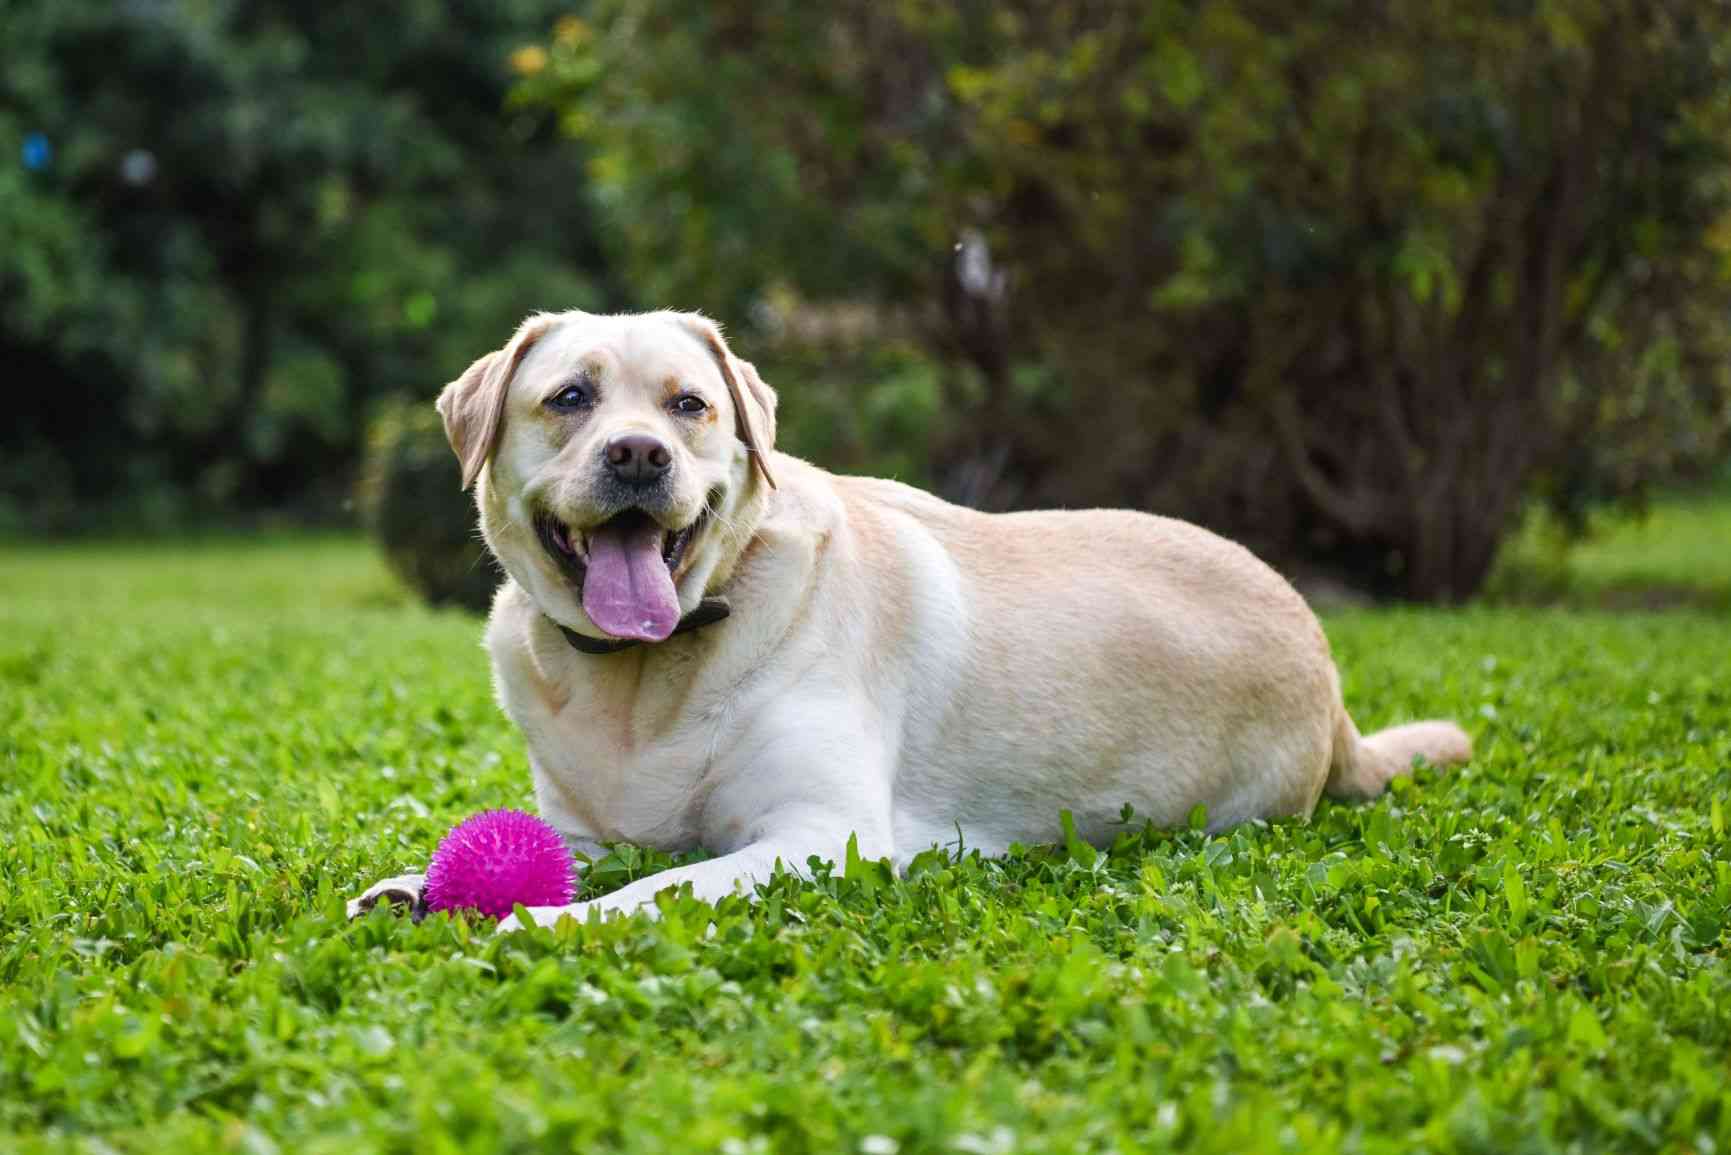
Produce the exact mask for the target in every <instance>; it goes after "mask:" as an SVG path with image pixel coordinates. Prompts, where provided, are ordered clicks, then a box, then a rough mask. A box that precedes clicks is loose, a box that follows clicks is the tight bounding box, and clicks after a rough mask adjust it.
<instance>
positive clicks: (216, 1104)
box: [0, 539, 1731, 1155]
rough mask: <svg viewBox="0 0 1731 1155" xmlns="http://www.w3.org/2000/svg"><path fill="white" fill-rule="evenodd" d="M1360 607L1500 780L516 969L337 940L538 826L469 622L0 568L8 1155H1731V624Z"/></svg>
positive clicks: (278, 577) (353, 554) (482, 954)
mask: <svg viewBox="0 0 1731 1155" xmlns="http://www.w3.org/2000/svg"><path fill="white" fill-rule="evenodd" d="M1327 624H1328V629H1329V633H1330V635H1331V637H1332V638H1333V640H1334V643H1335V646H1336V649H1337V653H1338V656H1339V658H1340V661H1341V664H1342V666H1343V669H1344V672H1345V677H1346V682H1347V693H1348V700H1349V702H1350V703H1351V705H1352V707H1353V709H1354V711H1355V713H1356V714H1357V716H1358V718H1359V720H1360V722H1361V723H1362V724H1364V725H1365V726H1366V727H1367V728H1368V727H1371V726H1375V725H1379V724H1383V723H1388V722H1392V721H1395V720H1398V719H1401V718H1405V717H1411V716H1416V715H1433V714H1452V715H1455V716H1458V717H1460V718H1461V719H1463V720H1464V721H1466V722H1467V723H1468V725H1469V727H1470V728H1471V729H1473V730H1474V731H1475V733H1476V735H1477V737H1478V741H1479V745H1480V756H1479V757H1478V759H1477V760H1476V761H1475V762H1474V763H1473V764H1472V765H1471V766H1470V767H1469V768H1467V769H1465V770H1463V771H1461V772H1458V773H1454V774H1451V775H1448V776H1446V777H1436V776H1432V775H1429V774H1426V775H1422V776H1421V777H1420V779H1419V780H1418V781H1417V782H1415V783H1411V784H1403V785H1402V786H1401V788H1399V789H1397V790H1396V791H1395V792H1394V793H1393V794H1392V795H1391V796H1389V797H1386V798H1384V799H1382V800H1381V801H1379V802H1377V803H1376V804H1374V805H1370V806H1364V807H1356V808H1355V807H1347V806H1339V805H1332V804H1328V803H1324V805H1323V806H1322V807H1321V808H1320V809H1319V811H1318V813H1317V815H1316V816H1315V818H1314V819H1313V820H1312V821H1311V822H1309V823H1297V822H1293V823H1282V824H1278V825H1275V826H1251V827H1245V828H1241V829H1238V830H1236V831H1233V832H1231V833H1229V834H1226V835H1224V836H1220V837H1214V838H1209V837H1206V836H1204V835H1203V834H1201V833H1197V832H1191V831H1185V832H1179V833H1175V834H1169V835H1145V836H1144V835H1131V834H1128V833H1127V834H1126V836H1125V838H1124V839H1123V840H1122V844H1121V845H1120V846H1119V847H1117V848H1116V849H1114V850H1113V851H1112V852H1111V853H1109V854H1106V855H1101V856H1098V857H1095V856H1092V855H1090V854H1088V853H1085V852H1083V851H1082V850H1079V851H1078V853H1076V854H1069V853H1066V852H1065V851H1063V850H1062V849H1061V848H1059V849H1052V848H1043V849H1037V850H1029V851H1027V852H1025V853H1019V854H1015V855H1012V856H1010V857H1008V858H1007V859H1003V860H993V861H983V860H980V859H977V858H973V857H970V858H967V859H964V860H961V861H955V860H939V859H937V858H934V857H928V858H927V859H926V860H924V861H923V862H922V863H921V864H920V867H921V868H920V869H919V870H918V871H916V872H914V873H913V874H912V876H911V877H909V878H907V879H904V880H892V879H888V878H885V877H882V876H880V875H878V874H876V873H874V872H871V871H861V872H859V876H858V877H850V878H848V879H837V878H834V877H825V878H823V879H822V880H820V881H819V882H817V883H814V884H808V885H799V884H796V883H794V882H792V881H790V880H782V881H781V882H778V883H777V884H776V885H774V886H772V887H771V888H769V890H770V893H769V894H768V896H767V898H766V899H765V900H764V901H763V902H761V903H760V904H758V905H755V906H753V905H749V904H746V903H744V902H738V901H729V902H727V903H725V904H723V905H722V907H720V908H719V909H716V910H711V909H710V908H707V907H700V906H699V905H697V904H695V903H692V902H690V901H689V900H676V901H673V902H671V903H670V904H669V905H668V906H667V908H666V913H665V917H664V918H663V919H662V921H661V922H659V923H658V924H652V923H650V922H648V921H644V920H641V919H639V920H637V921H631V922H624V923H614V924H610V925H605V926H599V927H573V926H567V927H564V928H561V929H560V930H559V931H554V932H549V931H538V932H534V933H532V934H528V935H521V936H516V937H512V938H509V939H493V938H491V937H489V935H488V933H487V928H486V927H485V926H469V925H467V924H464V923H462V922H453V921H448V920H447V919H445V918H444V917H436V918H433V919H430V920H428V921H427V922H425V923H423V924H422V925H420V926H414V925H411V924H409V923H408V922H406V921H398V920H393V919H390V918H388V917H385V916H382V915H380V916H375V917H373V918H370V919H368V920H366V921H363V922H361V923H358V924H356V925H353V926H349V925H346V924H345V923H344V922H343V920H342V917H341V906H342V900H343V898H344V897H345V896H346V895H347V894H349V893H350V892H352V891H354V890H355V889H356V887H357V886H358V885H360V884H363V883H365V882H369V881H371V880H373V879H375V878H377V877H379V876H382V875H384V874H386V873H391V872H394V871H396V870H397V869H399V868H401V867H404V866H406V865H411V864H415V863H418V862H421V861H423V860H424V859H425V856H426V855H427V853H428V851H429V850H430V848H431V847H432V845H433V844H434V842H435V841H436V840H437V838H438V836H439V835H440V834H441V833H442V832H443V830H444V829H445V828H446V827H447V826H448V825H449V824H450V823H452V822H454V821H455V820H457V819H459V818H462V817H464V816H465V815H467V814H469V813H470V812H471V811H474V810H476V809H479V808H482V807H485V806H498V805H518V806H528V805H530V804H531V799H530V797H529V793H528V786H527V773H526V769H525V766H524V753H523V747H522V743H521V741H520V740H519V739H518V737H517V736H516V735H515V734H514V733H513V732H512V730H511V728H510V727H509V725H508V724H507V723H506V722H505V721H504V720H503V718H502V717H501V716H500V715H499V713H498V711H497V710H496V708H495V707H494V705H493V703H492V701H491V697H490V693H489V688H488V681H487V672H486V668H485V661H484V657H483V655H482V654H481V652H480V650H479V649H478V646H477V634H478V629H477V625H476V623H475V622H473V621H472V620H468V619H464V618H461V617H456V616H449V615H443V614H435V613H429V612H426V611H424V610H421V609H418V608H415V607H413V606H410V605H408V604H406V603H405V602H404V601H403V599H402V598H401V597H400V595H399V594H398V593H397V592H396V591H395V590H394V588H393V587H392V585H391V584H390V582H389V581H388V579H387V578H386V577H385V576H384V575H383V573H382V572H381V571H380V570H379V568H378V567H377V565H376V563H375V562H374V561H373V560H372V559H371V558H370V557H369V556H368V555H367V553H366V552H365V551H364V549H363V548H362V547H360V546H359V545H356V544H352V543H349V542H346V541H342V540H330V539H326V540H315V541H304V540H295V539H282V540H276V541H272V542H269V543H265V544H262V545H259V546H257V547H253V548H243V547H241V546H238V545H234V544H232V543H231V544H228V545H224V544H220V543H218V544H207V545H201V546H197V547H193V548H185V549H176V548H170V547H126V548H99V547H78V548H60V549H53V548H44V549H13V550H11V551H9V552H4V553H0V781H3V783H4V787H3V789H0V1150H4V1151H14V1150H16V1151H48V1150H63V1149H64V1150H79V1151H87V1152H91V1153H93V1155H94V1153H106V1152H111V1151H117V1152H158V1151H173V1152H176V1153H177V1155H191V1153H193V1152H201V1151H239V1152H253V1153H260V1152H262V1153H270V1152H283V1153H297V1155H298V1153H306V1152H332V1153H335V1152H343V1153H348V1152H356V1151H401V1152H455V1151H475V1152H484V1151H502V1150H505V1151H515V1150H571V1151H583V1152H613V1151H677V1152H687V1151H725V1152H753V1151H807V1152H814V1153H817V1152H822V1153H830V1152H856V1151H857V1152H866V1153H872V1155H882V1153H885V1152H890V1151H898V1150H899V1151H900V1152H903V1153H913V1152H962V1153H977V1152H1024V1151H1025V1152H1063V1151H1120V1152H1132V1151H1142V1150H1160V1149H1167V1148H1172V1147H1183V1148H1185V1149H1190V1150H1198V1151H1221V1152H1238V1151H1258V1150H1290V1151H1304V1152H1326V1151H1335V1150H1340V1151H1367V1152H1377V1151H1386V1152H1403V1153H1404V1152H1411V1151H1418V1150H1433V1151H1486V1152H1510V1151H1535V1152H1536V1151H1552V1150H1556V1151H1602V1150H1632V1151H1647V1150H1653V1151H1659V1150H1663V1151H1677V1152H1682V1151H1695V1152H1708V1151H1713V1150H1718V1151H1727V1150H1731V1059H1728V1056H1731V966H1728V964H1727V957H1726V956H1727V948H1728V946H1731V833H1728V832H1727V829H1726V825H1727V822H1728V821H1731V798H1728V795H1731V619H1727V618H1726V617H1725V616H1723V615H1719V616H1714V615H1710V614H1706V613H1701V612H1677V613H1670V614H1662V615H1641V616H1624V617H1615V616H1605V615H1590V614H1587V615H1573V614H1566V613H1562V612H1558V611H1554V610H1532V609H1500V610H1483V609H1481V610H1473V611H1468V612H1464V613H1435V612H1419V611H1411V610H1406V611H1396V612H1384V611H1357V612H1352V613H1346V614H1341V615H1337V616H1334V617H1331V618H1330V619H1329V621H1328V623H1327ZM1053 836H1054V838H1055V839H1056V838H1057V837H1058V816H1057V815H1053ZM649 865H652V864H651V863H649V862H647V861H645V856H641V855H637V854H634V853H631V852H623V853H616V855H615V856H614V857H613V858H612V859H610V860H609V861H608V863H607V866H608V869H607V871H606V872H605V875H606V880H607V881H606V883H605V885H617V884H618V883H619V882H620V881H622V880H623V879H625V878H628V877H633V876H635V875H637V874H639V873H641V872H642V871H643V870H644V869H647V867H648V866H649ZM711 919H713V922H714V929H713V931H711V930H709V929H708V927H709V923H710V921H711Z"/></svg>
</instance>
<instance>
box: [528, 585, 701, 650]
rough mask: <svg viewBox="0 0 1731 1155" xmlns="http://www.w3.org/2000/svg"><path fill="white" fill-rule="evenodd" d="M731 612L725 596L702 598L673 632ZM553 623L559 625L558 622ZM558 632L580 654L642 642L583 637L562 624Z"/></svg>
mask: <svg viewBox="0 0 1731 1155" xmlns="http://www.w3.org/2000/svg"><path fill="white" fill-rule="evenodd" d="M732 612H733V607H732V606H730V605H728V604H727V599H726V598H704V599H703V600H702V601H700V602H698V603H697V608H696V609H694V610H692V611H691V612H690V613H688V614H686V615H685V616H684V617H682V618H680V619H679V624H678V625H677V626H674V627H673V633H674V634H683V633H687V632H689V631H691V630H700V629H702V628H703V627H704V626H712V625H714V624H715V623H716V622H719V621H720V620H721V619H723V618H725V617H726V616H727V615H728V614H731V613H732ZM549 620H551V619H549ZM553 624H554V625H556V626H557V625H559V623H558V622H554V623H553ZM559 632H560V633H562V634H564V635H565V640H566V641H568V642H570V643H571V648H572V649H573V650H576V651H577V652H578V653H580V654H617V653H618V652H619V651H620V650H629V649H630V648H631V647H632V646H641V645H642V644H643V643H642V642H640V641H638V640H637V639H636V638H605V639H604V638H590V637H585V636H584V635H582V634H580V633H578V632H577V631H576V630H568V629H566V628H565V627H564V626H559ZM669 636H672V635H669Z"/></svg>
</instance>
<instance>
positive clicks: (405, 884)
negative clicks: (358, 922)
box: [349, 874, 427, 922]
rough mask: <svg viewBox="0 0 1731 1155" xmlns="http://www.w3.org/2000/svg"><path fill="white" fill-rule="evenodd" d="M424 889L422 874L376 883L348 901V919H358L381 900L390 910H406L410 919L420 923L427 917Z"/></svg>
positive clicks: (425, 878) (407, 875) (425, 877)
mask: <svg viewBox="0 0 1731 1155" xmlns="http://www.w3.org/2000/svg"><path fill="white" fill-rule="evenodd" d="M426 887H427V876H426V875H424V874H399V875H397V877H395V878H387V879H385V880H384V881H383V882H376V883H374V884H373V885H372V886H369V887H367V889H365V890H364V891H362V892H361V893H360V894H359V895H357V896H356V897H354V898H351V899H349V919H350V920H351V921H353V920H354V919H357V918H360V917H361V916H362V915H363V914H366V913H367V912H368V911H370V910H372V909H373V907H375V906H377V905H378V904H379V900H380V899H381V898H382V899H384V900H386V901H387V902H389V903H390V904H391V909H392V910H395V911H399V912H401V911H404V910H407V911H408V912H409V917H410V918H412V919H414V920H415V921H416V922H420V921H421V920H422V919H423V918H425V917H426V916H427V899H426V896H425V894H424V893H423V892H424V891H425V890H426Z"/></svg>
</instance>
